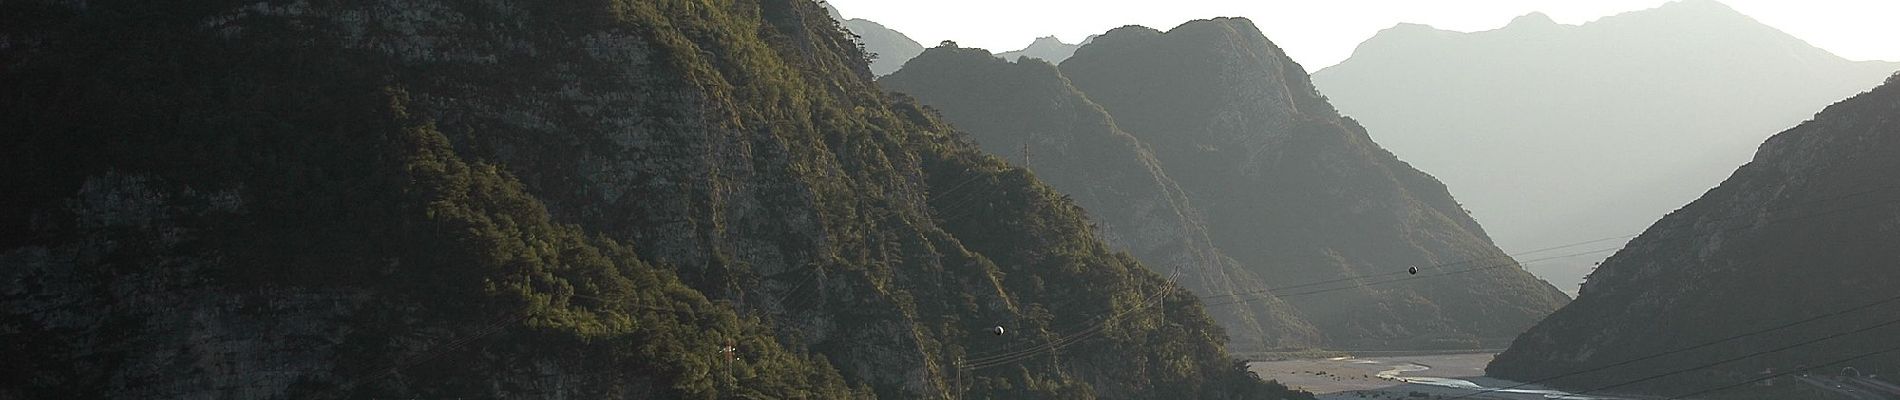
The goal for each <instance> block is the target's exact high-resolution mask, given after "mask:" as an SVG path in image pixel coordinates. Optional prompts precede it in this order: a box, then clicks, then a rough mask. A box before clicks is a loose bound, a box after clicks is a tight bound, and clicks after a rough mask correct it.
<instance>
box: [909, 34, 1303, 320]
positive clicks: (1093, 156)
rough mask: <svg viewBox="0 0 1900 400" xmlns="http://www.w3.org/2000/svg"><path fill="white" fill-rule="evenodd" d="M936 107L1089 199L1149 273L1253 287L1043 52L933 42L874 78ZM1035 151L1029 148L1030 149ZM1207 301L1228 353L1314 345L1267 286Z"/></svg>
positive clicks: (1194, 212)
mask: <svg viewBox="0 0 1900 400" xmlns="http://www.w3.org/2000/svg"><path fill="white" fill-rule="evenodd" d="M878 83H879V84H881V85H883V86H884V87H885V88H887V89H890V90H894V91H898V92H902V93H905V94H908V95H911V96H915V97H916V98H917V100H918V101H919V102H920V103H923V104H924V105H926V106H929V107H931V108H934V109H937V110H939V111H941V112H943V115H944V118H945V119H946V120H947V121H949V122H951V123H953V124H955V125H956V126H957V128H958V129H961V130H963V131H965V132H969V134H970V136H971V138H974V139H976V142H977V144H979V145H982V146H983V149H984V150H987V151H989V152H990V153H991V154H1002V155H1005V156H1006V157H1008V158H1009V159H1010V160H1012V161H1015V162H1017V164H1018V165H1023V166H1024V168H1027V169H1029V170H1030V171H1032V172H1034V173H1035V174H1036V177H1037V178H1040V179H1042V180H1044V181H1045V182H1048V183H1049V185H1050V186H1051V187H1053V188H1055V189H1056V190H1059V191H1061V192H1062V193H1065V194H1067V195H1068V196H1072V197H1073V198H1074V199H1075V201H1076V204H1078V205H1081V206H1082V208H1084V209H1087V210H1089V215H1090V216H1091V217H1093V218H1092V219H1093V220H1094V221H1095V224H1096V230H1097V232H1099V233H1100V234H1101V236H1102V237H1103V238H1104V239H1105V240H1107V241H1108V242H1109V244H1110V245H1113V246H1115V247H1117V248H1121V249H1127V250H1128V251H1129V252H1130V253H1132V254H1133V255H1134V256H1135V258H1136V259H1139V260H1141V262H1142V264H1145V265H1147V266H1149V267H1151V268H1154V269H1155V271H1156V272H1158V273H1163V274H1166V273H1169V272H1170V271H1172V270H1174V269H1176V268H1179V269H1181V270H1182V271H1183V272H1182V275H1181V276H1180V278H1179V279H1180V281H1181V282H1182V283H1183V284H1184V285H1185V286H1186V287H1188V288H1189V289H1191V290H1193V291H1194V292H1195V293H1197V294H1200V295H1202V296H1215V295H1227V296H1229V297H1224V298H1222V299H1223V300H1226V299H1231V298H1233V297H1235V295H1236V294H1239V293H1246V292H1248V291H1256V290H1261V289H1264V288H1266V287H1267V283H1268V282H1267V281H1264V280H1262V279H1260V277H1259V276H1256V275H1254V273H1253V272H1252V271H1248V270H1245V269H1241V268H1240V266H1239V265H1238V264H1237V263H1235V262H1234V260H1233V259H1232V258H1229V257H1228V256H1227V255H1226V254H1225V253H1223V252H1221V250H1220V249H1218V248H1215V247H1214V244H1213V241H1212V239H1210V238H1209V237H1208V235H1207V228H1206V222H1205V221H1203V220H1202V218H1203V216H1202V213H1201V211H1200V210H1199V209H1196V208H1194V206H1193V205H1192V204H1190V202H1189V201H1188V200H1187V197H1186V195H1185V194H1184V193H1183V192H1182V191H1181V188H1180V187H1178V186H1176V185H1175V183H1174V180H1173V179H1170V178H1168V176H1167V174H1166V173H1165V172H1163V168H1161V165H1160V163H1159V162H1158V161H1156V160H1155V158H1154V155H1153V154H1150V153H1149V151H1148V149H1147V148H1146V145H1143V144H1141V142H1140V141H1139V140H1136V139H1135V138H1134V137H1133V136H1129V135H1128V134H1127V133H1126V132H1122V131H1121V130H1120V129H1118V128H1116V127H1115V121H1114V119H1112V118H1109V116H1108V113H1107V112H1105V111H1103V110H1102V108H1101V107H1100V106H1097V105H1095V103H1094V102H1091V101H1089V100H1088V98H1087V97H1085V96H1083V95H1082V92H1080V91H1078V90H1076V89H1075V87H1074V86H1071V85H1069V81H1068V78H1065V77H1063V76H1062V73H1061V72H1060V71H1058V70H1056V68H1055V66H1053V65H1050V64H1048V63H1046V62H1042V61H1040V60H1033V59H1032V60H1024V61H1021V62H1020V63H1012V62H1008V61H1004V60H1001V59H997V58H996V57H992V56H990V54H989V53H988V52H986V51H983V50H981V49H970V48H956V47H937V48H933V49H929V50H925V51H924V54H923V55H920V56H918V57H917V58H914V59H911V61H910V63H909V64H907V65H905V66H904V69H902V70H899V71H898V72H897V73H894V74H891V75H890V76H886V77H884V78H883V79H880V80H878ZM1032 157H1033V159H1032ZM1241 300H1244V301H1243V302H1241V303H1239V304H1234V305H1228V306H1223V307H1219V308H1215V309H1212V310H1210V312H1211V314H1212V315H1213V316H1214V319H1215V320H1216V321H1219V322H1220V323H1221V326H1222V327H1224V328H1226V330H1227V334H1228V336H1230V337H1232V338H1233V340H1232V341H1231V342H1230V343H1229V347H1230V348H1231V349H1232V350H1234V351H1237V352H1252V351H1266V350H1281V349H1288V348H1301V347H1311V346H1314V345H1317V344H1318V341H1317V339H1318V337H1317V336H1318V335H1317V334H1316V332H1314V331H1313V329H1312V327H1311V326H1310V325H1308V324H1306V323H1305V322H1304V321H1301V320H1299V318H1298V317H1297V316H1295V315H1293V314H1294V313H1293V312H1292V310H1291V309H1290V307H1288V306H1286V304H1285V303H1284V302H1282V301H1280V300H1279V299H1277V298H1274V297H1272V296H1271V295H1270V294H1269V295H1267V296H1262V298H1258V299H1256V298H1253V297H1243V298H1242V299H1241Z"/></svg>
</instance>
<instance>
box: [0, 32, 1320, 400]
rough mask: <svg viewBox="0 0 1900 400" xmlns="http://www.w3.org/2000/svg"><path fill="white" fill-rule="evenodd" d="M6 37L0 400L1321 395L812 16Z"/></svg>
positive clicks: (0, 55) (1, 74)
mask: <svg viewBox="0 0 1900 400" xmlns="http://www.w3.org/2000/svg"><path fill="white" fill-rule="evenodd" d="M0 37H5V38H7V39H6V40H5V42H4V44H0V59H4V60H7V61H6V63H5V66H4V67H3V69H0V87H7V88H12V89H10V91H11V93H14V94H17V95H9V96H0V110H4V112H0V126H4V127H5V131H6V132H8V134H7V135H6V137H5V139H4V140H6V141H7V143H6V145H5V146H0V160H5V161H0V162H4V163H5V168H0V191H3V192H5V193H8V195H7V196H5V197H4V198H3V200H0V201H4V203H0V327H4V328H0V329H3V330H0V332H5V333H4V334H5V336H6V340H4V341H0V358H4V359H6V360H9V361H11V362H8V363H6V365H5V366H4V367H0V369H4V373H0V381H3V382H4V383H3V384H0V398H150V397H162V398H207V397H240V398H634V399H648V398H824V399H831V398H872V397H882V398H905V399H909V398H950V397H960V396H968V397H972V398H1178V397H1190V398H1215V399H1221V398H1256V399H1259V398H1311V396H1310V395H1308V394H1303V393H1296V392H1291V391H1287V390H1285V388H1284V387H1281V386H1278V385H1272V384H1266V383H1262V382H1260V381H1258V380H1257V378H1254V377H1252V376H1250V375H1249V374H1247V373H1246V371H1245V370H1244V366H1242V365H1238V363H1236V362H1235V361H1234V360H1231V359H1228V358H1227V357H1226V355H1225V353H1226V350H1225V348H1224V346H1223V344H1222V342H1221V330H1220V328H1219V327H1218V326H1216V325H1215V324H1214V322H1213V321H1212V320H1211V319H1210V318H1209V317H1208V316H1207V314H1206V313H1205V312H1204V311H1203V309H1202V307H1201V306H1200V304H1199V302H1198V299H1197V298H1196V297H1195V296H1192V295H1191V294H1189V293H1188V292H1187V291H1185V290H1183V289H1181V288H1180V287H1179V286H1176V285H1173V284H1171V283H1170V282H1168V281H1167V280H1166V279H1165V278H1164V277H1163V276H1161V275H1158V274H1154V273H1152V272H1149V268H1148V267H1145V266H1142V265H1140V264H1139V263H1138V262H1137V261H1135V260H1134V259H1133V258H1132V257H1130V256H1128V255H1126V254H1123V253H1119V252H1115V251H1113V250H1112V249H1111V248H1109V247H1108V246H1107V245H1105V244H1104V243H1103V242H1102V241H1101V240H1100V238H1098V237H1097V236H1096V235H1095V234H1094V233H1093V232H1092V231H1091V229H1090V227H1089V226H1088V221H1087V220H1086V219H1085V218H1084V217H1083V211H1082V210H1081V209H1080V208H1078V207H1076V206H1075V205H1074V204H1073V203H1072V202H1070V201H1067V200H1064V199H1063V198H1062V197H1061V196H1060V195H1059V194H1057V193H1056V192H1054V191H1052V190H1051V189H1049V188H1048V187H1047V186H1045V185H1043V184H1042V183H1040V182H1039V181H1038V180H1036V179H1035V178H1034V177H1033V176H1032V175H1031V174H1029V173H1028V172H1026V171H1024V170H1022V169H1019V168H1014V167H1009V166H1008V165H1007V164H1005V163H1004V162H1003V161H1001V160H999V159H997V158H995V157H992V156H988V155H986V154H984V153H982V152H981V150H980V149H979V148H978V147H976V146H975V145H973V144H970V143H969V138H968V137H967V136H965V135H963V134H961V133H958V132H956V131H954V130H953V129H951V128H950V127H949V126H947V125H946V124H944V123H942V122H940V121H939V120H938V119H937V117H935V116H933V115H932V114H931V113H929V112H928V111H927V110H925V109H923V108H922V107H920V106H917V105H916V104H914V103H912V102H909V101H906V100H903V99H900V98H895V97H892V96H888V95H886V94H884V93H883V92H882V91H881V90H880V89H879V88H878V87H877V86H876V84H875V83H874V82H872V81H871V74H870V71H869V70H868V68H867V66H866V64H867V60H866V55H864V54H863V53H861V52H860V51H859V50H858V47H857V46H856V45H855V43H853V42H851V41H850V40H849V39H848V36H847V34H846V33H845V32H843V31H842V30H840V29H839V28H838V27H837V25H836V23H835V22H834V21H833V20H832V19H830V18H829V17H827V16H826V15H825V12H824V10H823V9H821V8H820V7H819V6H817V5H816V4H814V3H812V2H810V1H808V0H740V1H732V2H718V3H707V2H697V1H673V0H662V1H645V2H630V3H629V2H614V1H584V2H571V3H564V4H544V3H539V2H515V1H507V0H499V1H489V2H479V3H465V2H434V1H412V2H386V3H347V4H345V3H334V2H319V3H269V4H258V3H245V2H194V3H191V4H186V5H179V4H148V3H139V2H106V3H99V2H91V3H85V2H81V3H72V2H64V3H42V2H33V3H22V2H8V3H5V4H0ZM127 38H135V39H136V40H127ZM953 199H954V200H956V201H958V202H962V203H961V204H963V205H962V206H960V207H959V208H956V209H950V208H947V206H946V205H948V204H955V203H953V202H951V200H953ZM952 212H954V213H955V214H951V213H952ZM952 217H954V218H952ZM998 326H1001V327H1005V328H1007V332H1008V334H1005V335H998V334H995V333H992V329H994V328H995V327H998Z"/></svg>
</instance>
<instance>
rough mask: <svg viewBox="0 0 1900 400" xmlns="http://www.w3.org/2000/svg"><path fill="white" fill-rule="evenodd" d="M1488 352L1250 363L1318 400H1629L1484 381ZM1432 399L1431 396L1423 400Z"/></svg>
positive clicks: (1266, 375) (1490, 379)
mask: <svg viewBox="0 0 1900 400" xmlns="http://www.w3.org/2000/svg"><path fill="white" fill-rule="evenodd" d="M1491 356H1492V354H1488V353H1478V354H1447V355H1425V356H1404V357H1366V358H1356V357H1338V358H1329V359H1312V360H1287V361H1267V362H1256V363H1253V364H1252V370H1253V371H1254V372H1255V373H1259V374H1260V377H1261V378H1266V379H1271V380H1277V381H1280V382H1281V383H1284V384H1286V385H1287V386H1292V387H1294V388H1298V389H1301V390H1306V391H1310V392H1313V393H1315V394H1319V395H1320V396H1319V397H1320V398H1321V399H1360V398H1408V397H1409V398H1417V397H1415V396H1414V394H1423V395H1425V396H1435V397H1436V398H1450V397H1457V396H1464V395H1473V394H1477V395H1475V396H1471V397H1468V398H1470V399H1507V400H1519V399H1556V400H1629V398H1625V397H1612V396H1606V395H1601V394H1589V395H1577V394H1573V393H1568V392H1564V391H1561V390H1555V389H1551V388H1547V387H1541V386H1537V385H1522V386H1520V383H1519V382H1512V381H1507V380H1502V379H1493V378H1486V377H1484V376H1483V375H1484V364H1486V363H1489V362H1490V361H1491ZM1427 398H1433V397H1427Z"/></svg>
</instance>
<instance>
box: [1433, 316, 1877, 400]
mask: <svg viewBox="0 0 1900 400" xmlns="http://www.w3.org/2000/svg"><path fill="white" fill-rule="evenodd" d="M1895 301H1900V296H1894V297H1888V298H1886V299H1882V300H1879V301H1875V302H1872V303H1867V304H1862V305H1858V306H1854V307H1849V308H1846V309H1842V310H1837V311H1834V312H1830V313H1826V314H1821V315H1816V316H1813V317H1809V318H1805V319H1802V320H1799V321H1794V322H1789V323H1785V324H1781V325H1776V326H1772V327H1768V328H1764V329H1759V330H1755V331H1750V332H1747V333H1742V334H1738V335H1732V336H1728V337H1724V338H1721V339H1717V340H1715V341H1710V342H1705V343H1702V344H1698V345H1694V346H1689V347H1683V348H1679V349H1674V350H1669V351H1664V352H1661V353H1656V354H1651V355H1648V356H1643V357H1637V358H1633V359H1629V360H1624V361H1619V362H1615V363H1610V364H1604V365H1601V366H1597V367H1594V368H1590V369H1585V370H1580V371H1573V372H1568V373H1563V374H1558V375H1553V376H1549V377H1544V378H1539V379H1536V380H1532V381H1528V382H1524V383H1519V384H1516V385H1511V386H1505V387H1500V388H1492V389H1485V390H1484V391H1479V392H1474V393H1471V394H1466V395H1462V396H1458V397H1453V398H1450V399H1446V400H1458V399H1464V398H1469V397H1471V396H1476V395H1480V394H1485V393H1492V392H1498V391H1503V390H1510V389H1516V388H1521V387H1525V386H1530V385H1535V384H1539V383H1544V382H1549V381H1553V380H1558V379H1563V378H1567V377H1572V376H1577V375H1582V374H1587V373H1591V372H1596V371H1602V370H1605V369H1610V368H1615V367H1620V366H1624V365H1629V364H1633V363H1637V362H1641V361H1645V360H1652V359H1655V358H1657V357H1662V356H1667V355H1672V354H1677V353H1682V352H1685V351H1690V350H1696V349H1702V348H1707V347H1709V346H1714V345H1717V344H1722V343H1727V342H1731V341H1735V340H1739V339H1742V338H1745V337H1749V336H1755V335H1760V334H1764V333H1768V332H1774V331H1778V330H1782V329H1787V328H1792V327H1795V326H1797V325H1801V324H1806V323H1809V322H1814V321H1819V320H1822V319H1827V318H1831V317H1834V316H1839V315H1843V314H1847V313H1851V312H1855V311H1860V310H1865V309H1868V308H1873V307H1874V306H1878V305H1881V304H1887V303H1892V302H1895Z"/></svg>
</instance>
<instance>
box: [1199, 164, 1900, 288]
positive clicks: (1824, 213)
mask: <svg viewBox="0 0 1900 400" xmlns="http://www.w3.org/2000/svg"><path fill="white" fill-rule="evenodd" d="M1894 187H1900V186H1888V187H1882V188H1878V189H1871V190H1866V191H1860V192H1855V193H1849V194H1845V195H1841V196H1835V197H1830V198H1827V199H1820V200H1815V201H1810V202H1803V203H1802V204H1808V203H1818V202H1825V201H1832V200H1837V199H1841V198H1846V197H1852V196H1859V195H1864V194H1867V193H1871V192H1877V191H1882V190H1887V189H1891V188H1894ZM1897 202H1900V199H1892V200H1886V201H1880V202H1875V203H1869V204H1861V205H1857V206H1850V207H1845V208H1840V209H1834V210H1827V211H1822V212H1817V213H1812V214H1807V215H1800V216H1795V217H1788V218H1781V219H1775V220H1769V221H1763V222H1760V223H1756V224H1751V225H1748V226H1739V227H1731V228H1726V229H1721V230H1717V231H1713V232H1708V233H1702V234H1695V235H1682V236H1677V237H1672V238H1662V239H1656V240H1652V241H1650V242H1648V243H1649V244H1658V243H1668V242H1674V241H1679V240H1688V239H1695V238H1700V237H1706V236H1714V235H1720V234H1725V233H1730V232H1734V231H1741V230H1746V229H1755V228H1759V227H1760V226H1762V225H1767V224H1774V223H1781V222H1788V221H1796V220H1804V219H1812V218H1820V217H1823V216H1828V215H1833V214H1838V213H1842V212H1847V211H1854V210H1860V209H1866V208H1872V207H1877V206H1882V205H1888V204H1893V203H1897ZM1793 208H1794V207H1782V208H1777V209H1775V210H1769V211H1785V210H1789V209H1793ZM1739 217H1742V216H1732V217H1724V218H1718V219H1715V220H1714V221H1721V220H1727V219H1735V218H1739ZM1640 236H1641V235H1640V234H1639V235H1629V236H1624V237H1640ZM1617 238H1621V237H1612V238H1603V239H1594V240H1589V241H1583V242H1577V243H1572V244H1567V245H1562V246H1555V247H1550V248H1546V249H1539V250H1533V251H1530V252H1524V253H1519V255H1522V254H1528V253H1534V252H1542V251H1549V250H1553V249H1562V248H1568V247H1575V246H1579V245H1582V244H1589V243H1596V242H1602V241H1606V240H1613V239H1617ZM1622 248H1624V246H1617V247H1612V248H1604V249H1598V250H1591V251H1585V252H1580V253H1572V254H1566V255H1562V256H1555V257H1543V258H1538V259H1534V260H1528V261H1511V262H1505V263H1498V264H1491V265H1486V266H1480V267H1475V268H1469V269H1464V270H1458V271H1452V272H1447V273H1441V274H1433V275H1420V276H1416V277H1407V278H1406V279H1398V280H1393V281H1386V282H1375V283H1373V284H1363V285H1358V286H1347V287H1341V288H1333V289H1326V290H1320V291H1315V292H1305V293H1299V294H1295V295H1282V296H1272V292H1275V291H1279V290H1285V289H1290V288H1301V287H1309V286H1318V285H1323V284H1327V283H1336V282H1345V281H1356V280H1360V279H1366V278H1377V277H1384V276H1393V275H1400V274H1405V273H1406V272H1405V271H1393V272H1388V273H1378V274H1370V275H1360V276H1353V277H1345V278H1339V279H1333V280H1327V281H1320V282H1310V283H1304V284H1298V285H1292V286H1285V287H1278V288H1267V289H1260V290H1253V291H1248V292H1244V293H1238V294H1221V295H1210V296H1200V297H1201V298H1202V299H1214V298H1220V297H1240V296H1251V297H1257V298H1266V297H1268V296H1272V297H1279V298H1286V297H1291V296H1297V295H1304V294H1317V293H1325V292H1332V291H1338V290H1348V289H1352V288H1357V287H1360V286H1370V285H1376V284H1385V283H1394V282H1401V281H1408V280H1413V279H1427V278H1434V277H1439V276H1445V275H1454V274H1462V273H1469V272H1477V271H1482V270H1489V269H1497V268H1503V267H1510V266H1516V265H1520V264H1523V263H1529V262H1536V261H1547V260H1554V259H1561V258H1569V257H1575V256H1580V255H1585V254H1591V253H1600V252H1605V251H1614V250H1619V249H1622ZM1509 257H1511V255H1499V256H1490V257H1479V258H1474V259H1467V260H1463V261H1458V262H1452V263H1443V264H1437V265H1432V266H1428V268H1442V267H1446V266H1453V265H1460V264H1466V263H1470V262H1473V261H1481V260H1487V259H1498V258H1507V259H1508V258H1509ZM1260 294H1266V295H1267V296H1259V295H1260ZM1240 302H1245V300H1241V301H1229V302H1222V303H1210V304H1208V305H1207V306H1210V307H1211V306H1219V305H1228V304H1236V303H1240Z"/></svg>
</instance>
